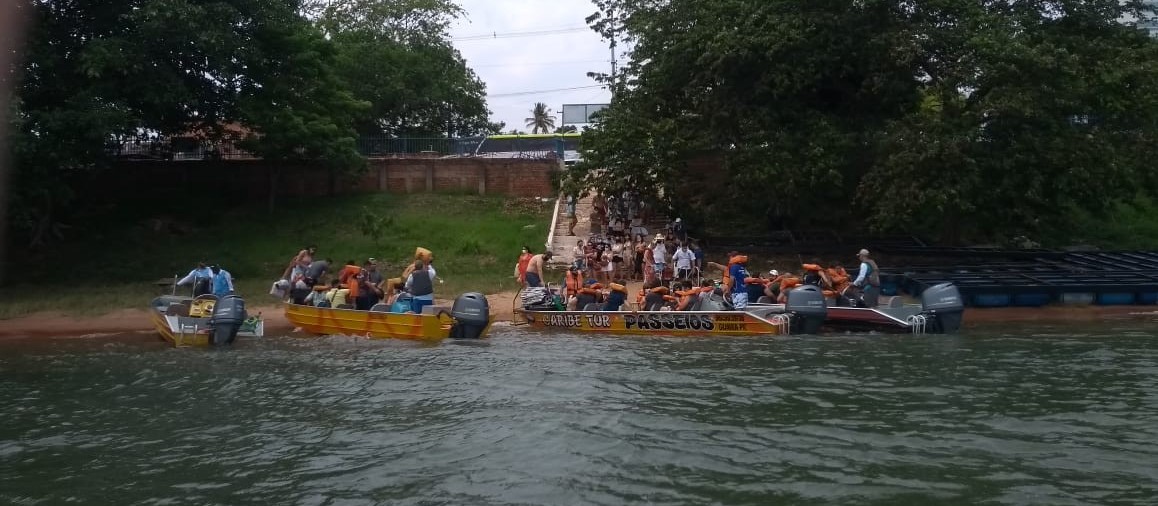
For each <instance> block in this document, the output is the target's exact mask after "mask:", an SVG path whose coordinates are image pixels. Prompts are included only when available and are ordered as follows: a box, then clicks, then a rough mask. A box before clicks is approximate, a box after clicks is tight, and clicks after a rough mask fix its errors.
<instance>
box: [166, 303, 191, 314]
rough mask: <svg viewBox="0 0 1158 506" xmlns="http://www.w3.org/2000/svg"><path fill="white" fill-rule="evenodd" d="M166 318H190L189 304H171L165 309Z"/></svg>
mask: <svg viewBox="0 0 1158 506" xmlns="http://www.w3.org/2000/svg"><path fill="white" fill-rule="evenodd" d="M165 316H177V317H182V316H185V317H187V316H189V304H184V303H181V302H170V303H169V307H167V308H165Z"/></svg>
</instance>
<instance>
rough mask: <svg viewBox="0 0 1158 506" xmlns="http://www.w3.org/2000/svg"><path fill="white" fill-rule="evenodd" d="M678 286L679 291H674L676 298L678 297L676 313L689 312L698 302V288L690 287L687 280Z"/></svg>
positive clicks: (690, 283) (690, 284) (699, 291)
mask: <svg viewBox="0 0 1158 506" xmlns="http://www.w3.org/2000/svg"><path fill="white" fill-rule="evenodd" d="M678 286H679V287H680V290H678V291H676V296H678V297H679V305H677V306H676V311H691V310H692V307H694V306H695V305H696V302H699V299H700V293H701V290H700V288H699V287H696V286H692V282H691V281H687V280H684V281H681V282H680V283H679V285H678Z"/></svg>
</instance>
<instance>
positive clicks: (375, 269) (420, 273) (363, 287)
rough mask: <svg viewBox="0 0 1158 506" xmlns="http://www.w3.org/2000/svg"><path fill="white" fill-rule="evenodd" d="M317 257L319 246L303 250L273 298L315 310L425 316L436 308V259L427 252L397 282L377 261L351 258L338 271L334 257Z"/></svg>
mask: <svg viewBox="0 0 1158 506" xmlns="http://www.w3.org/2000/svg"><path fill="white" fill-rule="evenodd" d="M316 256H317V247H316V246H309V247H306V248H304V249H302V250H301V251H299V252H298V254H297V255H296V256H294V258H293V259H292V260H291V261H290V263H289V265H288V266H287V267H286V270H285V272H284V273H283V275H282V279H281V280H280V281H278V282H276V283H274V286H273V287H272V288H271V289H270V294H271V295H274V296H275V297H280V298H287V297H288V299H289V300H290V301H292V302H293V303H294V304H302V305H309V306H316V307H332V308H338V309H356V310H363V311H369V310H372V309H373V310H381V311H388V312H393V313H408V312H413V313H422V309H423V308H424V307H426V306H430V305H433V304H434V285H435V282H436V281H437V282H441V279H440V278H438V274H437V272H436V271H435V269H434V255H433V253H431V252H430V251H429V250H426V249H424V248H418V249H417V250H416V252H415V255H414V263H413V264H411V265H409V266H408V267H407V268H406V269H405V270H404V271H403V272H402V275H401V276H400V277H397V278H387V277H386V276H385V275H384V274H383V273H382V272H381V270H379V266H378V259H376V258H369V259H366V260H365V261H362V262H358V261H356V260H347V261H346V263H345V264H344V265H343V266H342V267H341V268H336V266H335V265H334V262H333V261H332V260H331V259H329V258H323V259H318V258H316Z"/></svg>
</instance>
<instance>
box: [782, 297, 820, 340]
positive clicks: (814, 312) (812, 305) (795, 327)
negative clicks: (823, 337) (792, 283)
mask: <svg viewBox="0 0 1158 506" xmlns="http://www.w3.org/2000/svg"><path fill="white" fill-rule="evenodd" d="M784 312H785V313H788V314H789V315H791V317H792V320H791V321H790V322H791V325H792V327H791V329H792V333H794V334H816V333H818V332H820V327H822V326H823V325H824V319H825V318H828V304H827V303H826V302H825V300H824V292H822V291H821V290H820V287H816V286H812V285H804V286H798V287H796V288H793V289H792V291H790V292H788V303H787V304H785V305H784Z"/></svg>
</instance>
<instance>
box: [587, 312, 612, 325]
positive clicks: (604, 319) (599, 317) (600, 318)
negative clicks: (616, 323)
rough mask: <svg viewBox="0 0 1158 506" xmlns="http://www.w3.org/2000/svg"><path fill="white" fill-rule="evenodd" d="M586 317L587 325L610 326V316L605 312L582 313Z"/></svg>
mask: <svg viewBox="0 0 1158 506" xmlns="http://www.w3.org/2000/svg"><path fill="white" fill-rule="evenodd" d="M583 316H584V318H587V326H588V327H598V328H608V327H611V317H610V316H607V315H605V314H589V315H583Z"/></svg>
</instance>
